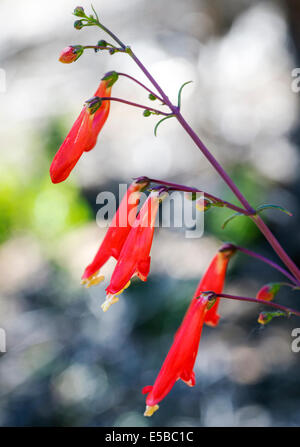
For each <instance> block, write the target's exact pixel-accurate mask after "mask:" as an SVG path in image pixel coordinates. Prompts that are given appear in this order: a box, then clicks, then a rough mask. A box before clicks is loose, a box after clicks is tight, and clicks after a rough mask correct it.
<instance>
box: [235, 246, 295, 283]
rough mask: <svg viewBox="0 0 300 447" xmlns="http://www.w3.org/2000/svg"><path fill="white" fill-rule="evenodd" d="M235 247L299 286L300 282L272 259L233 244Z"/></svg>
mask: <svg viewBox="0 0 300 447" xmlns="http://www.w3.org/2000/svg"><path fill="white" fill-rule="evenodd" d="M233 246H234V247H235V248H236V249H237V250H239V251H240V252H242V253H245V254H246V255H248V256H252V257H253V258H257V259H259V260H260V261H262V262H264V263H265V264H269V265H270V266H271V267H273V268H274V269H276V270H278V271H279V272H280V273H282V274H283V275H284V276H286V277H287V278H289V280H291V281H292V282H293V283H294V284H296V285H299V284H300V282H299V281H297V280H296V279H295V278H294V277H293V276H292V275H291V274H290V273H289V272H288V271H287V270H285V269H284V268H283V267H280V266H279V265H278V264H276V262H273V261H271V260H270V259H268V258H266V257H265V256H262V255H260V254H258V253H255V252H254V251H251V250H248V249H247V248H244V247H240V246H238V245H235V244H233Z"/></svg>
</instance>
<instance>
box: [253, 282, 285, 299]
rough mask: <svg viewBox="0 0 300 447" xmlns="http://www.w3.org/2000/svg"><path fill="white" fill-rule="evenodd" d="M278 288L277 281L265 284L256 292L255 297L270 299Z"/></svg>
mask: <svg viewBox="0 0 300 447" xmlns="http://www.w3.org/2000/svg"><path fill="white" fill-rule="evenodd" d="M279 289H280V284H278V283H270V284H266V285H264V286H263V287H262V288H261V289H260V290H259V291H258V292H257V295H256V298H257V299H258V300H264V301H272V300H273V298H274V296H275V295H276V293H277V292H278V291H279Z"/></svg>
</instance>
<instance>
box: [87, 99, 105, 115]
mask: <svg viewBox="0 0 300 447" xmlns="http://www.w3.org/2000/svg"><path fill="white" fill-rule="evenodd" d="M85 104H86V108H87V110H88V112H89V114H90V115H93V114H94V113H96V112H97V110H98V109H99V107H100V106H101V104H102V99H101V98H99V96H94V97H93V98H91V99H88V100H87V101H85Z"/></svg>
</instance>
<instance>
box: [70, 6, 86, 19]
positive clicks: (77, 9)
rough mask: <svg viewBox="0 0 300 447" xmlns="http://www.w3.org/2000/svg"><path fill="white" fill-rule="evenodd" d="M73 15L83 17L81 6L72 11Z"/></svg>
mask: <svg viewBox="0 0 300 447" xmlns="http://www.w3.org/2000/svg"><path fill="white" fill-rule="evenodd" d="M73 14H74V16H76V17H85V13H84V9H83V7H82V6H77V8H75V9H74V12H73Z"/></svg>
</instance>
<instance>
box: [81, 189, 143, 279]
mask: <svg viewBox="0 0 300 447" xmlns="http://www.w3.org/2000/svg"><path fill="white" fill-rule="evenodd" d="M147 185H148V183H147V182H141V183H136V182H133V183H132V184H131V185H130V186H129V188H128V190H127V193H126V195H125V196H124V197H123V199H122V201H121V204H120V206H119V208H118V210H117V212H116V214H115V215H114V218H113V220H112V222H111V224H110V226H109V228H108V230H107V232H106V235H105V238H104V239H103V241H102V243H101V245H100V248H99V250H98V251H97V253H96V256H95V257H94V259H93V261H92V262H91V264H89V265H88V266H87V267H86V269H85V271H84V273H83V275H82V284H85V285H86V286H87V287H90V286H92V285H96V284H99V283H100V282H101V281H103V279H104V276H103V275H99V271H100V269H101V267H102V266H103V265H104V264H105V263H106V262H107V261H108V259H109V258H110V257H111V256H113V257H114V258H115V259H116V260H117V259H118V258H119V255H120V252H121V250H122V247H123V245H124V242H125V240H126V238H127V236H128V234H129V232H130V230H131V227H132V224H133V223H134V221H135V218H136V214H137V207H138V204H139V199H140V195H141V192H142V190H143V189H144V188H146V187H147Z"/></svg>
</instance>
